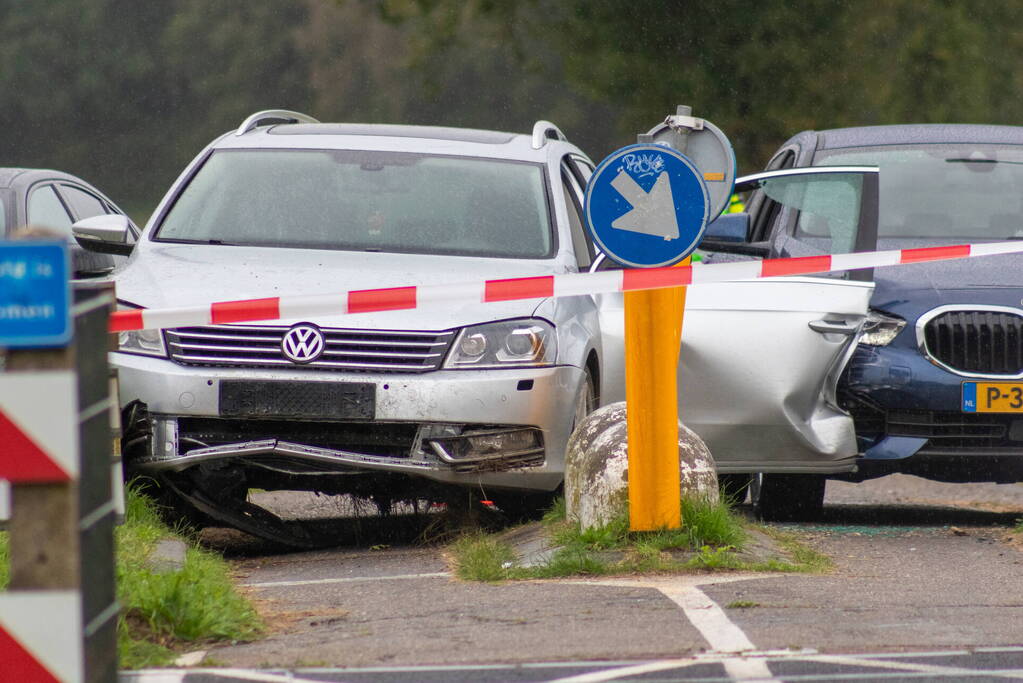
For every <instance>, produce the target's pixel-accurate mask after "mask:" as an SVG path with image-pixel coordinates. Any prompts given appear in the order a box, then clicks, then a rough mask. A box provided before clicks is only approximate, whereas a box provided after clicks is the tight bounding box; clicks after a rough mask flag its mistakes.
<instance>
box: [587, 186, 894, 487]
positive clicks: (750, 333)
mask: <svg viewBox="0 0 1023 683" xmlns="http://www.w3.org/2000/svg"><path fill="white" fill-rule="evenodd" d="M877 173H878V170H877V168H876V167H817V168H809V169H787V170H784V171H776V172H768V173H761V174H757V175H755V176H748V177H747V178H741V179H740V180H739V181H738V182H737V189H740V190H753V191H757V192H763V193H764V194H766V195H767V196H768V198H769V199H770V201H761V202H760V206H761V207H765V210H769V211H771V212H772V213H773V218H772V217H771V216H767V217H764V216H758V215H754V216H752V217H751V216H748V215H746V214H738V215H736V216H726V217H724V218H725V221H724V223H726V224H727V225H724V226H718V227H719V228H723V229H719V230H718V231H717V233H714V232H713V231H711V230H710V229H709V228H708V234H712V235H714V234H716V235H717V237H716V238H715V239H714V242H715V243H719V242H727V243H728V244H729V246H731V245H734V246H735V247H736V248H735V249H734V250H733V249H729V251H730V252H731V253H733V254H738V255H739V257H740V258H751V257H754V256H755V255H757V254H758V252H759V251H760V250H761V249H762V248H763V245H761V244H757V243H755V242H754V241H753V240H752V239H751V237H752V236H753V234H752V229H753V226H756V225H757V223H758V221H761V222H762V221H764V220H768V219H771V220H780V219H787V217H788V215H789V213H790V212H792V211H802V212H806V213H808V214H813V215H814V216H815V217H819V219H820V221H819V223H818V224H819V225H821V226H822V227H821V228H820V229H821V230H822V231H823V230H824V229H825V228H824V227H823V226H827V229H828V230H829V231H832V232H829V233H828V234H829V237H830V236H832V235H834V238H832V239H827V240H825V239H821V240H810V241H809V242H810V244H811V246H810V247H808V249H812V248H813V247H817V248H819V249H820V251H818V252H817V253H829V252H831V253H838V252H839V251H869V250H872V249H873V246H874V243H875V242H876V234H877ZM720 220H721V219H719V221H720ZM736 228H739V229H738V230H737V229H736ZM729 233H730V234H729ZM722 238H723V239H722ZM701 248H702V246H701ZM601 265H602V266H603V267H608V266H607V265H606V264H601ZM601 265H598V268H599V267H601ZM872 291H873V284H872V283H871V282H864V281H860V280H853V279H849V278H848V277H843V276H842V275H841V274H838V275H836V274H831V275H830V276H822V277H785V278H768V279H762V280H743V281H734V282H722V283H710V284H702V285H691V286H690V287H689V288H688V294H687V298H686V312H685V321H684V326H683V329H682V345H681V349H680V358H679V366H678V367H679V410H680V418H681V419H682V421H683V423H684V424H685V425H686V426H688V427H689V428H691V429H693V430H694V431H695V432H696V433H697V434H699V435H700V436H701V437H702V438H703V439H704V440H705V441H706V442H707V445H708V446H709V447H710V450H711V453H712V454H713V456H714V460H715V462H716V463H717V467H718V471H719V472H721V473H730V472H750V473H754V472H755V473H785V474H795V473H799V474H818V475H821V474H830V473H838V472H845V471H850V470H852V469H853V468H854V466H855V457H856V453H857V446H856V435H855V432H854V430H853V421H852V418H851V417H850V416H849V415H848V414H847V413H845V412H844V411H843V410H841V409H840V408H839V407H838V406H837V401H836V397H835V387H836V385H837V381H838V376H839V375H840V374H841V372H842V370H843V368H844V367H845V364H846V362H847V361H848V359H849V357H850V355H851V354H852V351H853V349H854V346H855V341H856V338H857V336H858V335H859V333H860V329H861V327H862V323H863V320H864V319H865V317H866V315H867V308H868V303H869V301H870V296H871V293H872ZM622 309H623V299H622V296H621V295H620V294H618V295H602V296H601V300H600V310H601V332H602V339H603V352H604V362H605V366H606V367H605V370H604V381H603V382H602V386H603V388H604V393H603V396H602V399H603V400H602V402H610V401H615V400H622V399H623V398H624V395H625V378H624V335H623V329H624V321H623V315H622ZM820 499H821V500H823V478H821V479H820Z"/></svg>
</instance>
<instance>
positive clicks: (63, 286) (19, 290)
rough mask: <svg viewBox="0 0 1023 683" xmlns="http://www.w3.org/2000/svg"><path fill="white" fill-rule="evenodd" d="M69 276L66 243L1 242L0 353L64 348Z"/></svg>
mask: <svg viewBox="0 0 1023 683" xmlns="http://www.w3.org/2000/svg"><path fill="white" fill-rule="evenodd" d="M69 274H70V266H69V256H68V248H67V244H65V243H64V242H2V241H0V347H7V348H26V347H33V348H34V347H51V346H66V345H67V343H68V341H70V339H71V306H70V301H71V290H70V284H69Z"/></svg>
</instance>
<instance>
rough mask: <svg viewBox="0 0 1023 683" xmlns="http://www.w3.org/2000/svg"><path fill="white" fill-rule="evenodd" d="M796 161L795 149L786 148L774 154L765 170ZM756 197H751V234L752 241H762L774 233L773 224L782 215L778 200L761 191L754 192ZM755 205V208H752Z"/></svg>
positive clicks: (783, 167)
mask: <svg viewBox="0 0 1023 683" xmlns="http://www.w3.org/2000/svg"><path fill="white" fill-rule="evenodd" d="M795 163H796V150H794V149H786V150H784V151H782V152H780V153H778V154H776V155H775V156H774V158H773V159H771V160H770V161H769V162H768V163H767V168H766V169H765V170H767V171H778V170H782V169H786V168H792V167H793V166H794V165H795ZM756 194H757V195H759V196H757V197H754V198H751V200H750V202H749V204H750V207H751V208H750V213H751V214H752V216H751V218H752V226H751V227H752V229H751V231H750V232H751V234H752V236H753V241H754V242H762V241H765V240H769V239H771V235H772V234H773V233H774V227H775V224H776V223H777V222H778V219H779V218H781V217H782V211H781V206H780V205H779V204H778V202H776V201H773V200H772V199H771V198H769V197H767V196H765V195H764V194H763V193H762V192H757V193H756ZM754 207H755V208H754Z"/></svg>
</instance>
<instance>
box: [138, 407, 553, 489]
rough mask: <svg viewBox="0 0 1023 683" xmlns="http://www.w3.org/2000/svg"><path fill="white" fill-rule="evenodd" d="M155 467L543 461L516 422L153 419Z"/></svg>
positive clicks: (286, 470) (297, 471) (290, 469)
mask: <svg viewBox="0 0 1023 683" xmlns="http://www.w3.org/2000/svg"><path fill="white" fill-rule="evenodd" d="M153 435H154V436H153V449H152V452H151V453H150V454H148V455H147V457H144V458H136V459H134V464H135V465H136V466H138V467H140V468H142V469H146V470H150V471H153V472H159V471H183V470H186V469H188V468H190V467H193V466H195V465H199V464H202V463H210V462H215V461H225V462H226V461H232V462H234V463H236V464H238V465H242V466H245V467H256V468H261V469H265V470H270V471H273V472H278V473H280V474H284V475H292V476H329V475H332V474H333V475H345V474H352V473H353V472H358V471H385V472H394V473H405V474H423V473H427V472H456V473H471V472H502V471H508V470H512V469H519V468H523V467H539V466H542V465H543V464H544V462H545V448H544V436H543V431H542V430H540V429H538V428H536V427H523V426H521V425H453V424H410V423H384V422H370V423H351V422H313V421H309V422H302V421H295V420H291V421H285V420H258V419H257V420H254V419H223V418H185V417H181V418H157V419H156V420H155V429H154V430H153Z"/></svg>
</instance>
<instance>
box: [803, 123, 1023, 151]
mask: <svg viewBox="0 0 1023 683" xmlns="http://www.w3.org/2000/svg"><path fill="white" fill-rule="evenodd" d="M960 142H966V143H978V144H984V143H988V144H1008V145H1023V126H989V125H976V124H962V123H958V124H947V123H918V124H903V125H892V126H862V127H858V128H833V129H831V130H821V131H817V149H818V150H822V149H842V148H847V147H877V146H881V145H912V144H926V143H960Z"/></svg>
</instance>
